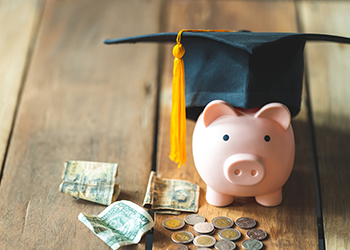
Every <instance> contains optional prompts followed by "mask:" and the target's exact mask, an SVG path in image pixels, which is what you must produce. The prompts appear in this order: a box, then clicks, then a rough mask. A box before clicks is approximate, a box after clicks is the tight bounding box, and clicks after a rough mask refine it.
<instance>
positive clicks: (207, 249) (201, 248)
mask: <svg viewBox="0 0 350 250" xmlns="http://www.w3.org/2000/svg"><path fill="white" fill-rule="evenodd" d="M196 250H211V248H208V247H200V248H197V249H196Z"/></svg>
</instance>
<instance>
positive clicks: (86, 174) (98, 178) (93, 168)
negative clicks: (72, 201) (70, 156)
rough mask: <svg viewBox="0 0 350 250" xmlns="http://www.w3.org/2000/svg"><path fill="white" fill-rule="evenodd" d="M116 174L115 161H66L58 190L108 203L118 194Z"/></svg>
mask: <svg viewBox="0 0 350 250" xmlns="http://www.w3.org/2000/svg"><path fill="white" fill-rule="evenodd" d="M117 175H118V164H116V163H101V162H89V161H67V162H66V163H65V167H64V172H63V176H62V179H63V182H62V183H61V185H60V187H59V191H60V192H62V193H64V194H68V195H71V196H73V197H75V198H77V199H84V200H88V201H92V202H96V203H99V204H103V205H109V204H111V203H112V202H113V201H115V200H116V199H117V198H118V196H119V194H120V189H119V185H116V184H115V178H116V176H117Z"/></svg>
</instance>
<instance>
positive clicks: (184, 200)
mask: <svg viewBox="0 0 350 250" xmlns="http://www.w3.org/2000/svg"><path fill="white" fill-rule="evenodd" d="M199 190H200V189H199V186H198V185H196V184H193V183H191V182H189V181H184V180H173V179H161V178H159V177H157V175H156V173H155V172H154V171H152V172H151V174H150V177H149V180H148V185H147V190H146V195H145V199H144V201H143V206H144V207H148V208H151V209H152V210H154V211H156V212H158V213H163V214H178V213H179V212H181V211H182V212H197V211H198V202H199Z"/></svg>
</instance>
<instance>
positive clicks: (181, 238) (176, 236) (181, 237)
mask: <svg viewBox="0 0 350 250" xmlns="http://www.w3.org/2000/svg"><path fill="white" fill-rule="evenodd" d="M193 238H194V236H193V234H192V233H190V232H187V231H180V232H176V233H173V234H172V235H171V239H172V241H174V242H175V243H182V244H186V243H190V242H192V241H193Z"/></svg>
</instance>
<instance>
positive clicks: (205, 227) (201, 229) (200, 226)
mask: <svg viewBox="0 0 350 250" xmlns="http://www.w3.org/2000/svg"><path fill="white" fill-rule="evenodd" d="M193 229H194V231H196V233H198V234H210V233H212V232H213V231H214V226H213V225H212V224H211V223H209V222H199V223H197V224H195V225H194V226H193Z"/></svg>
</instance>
